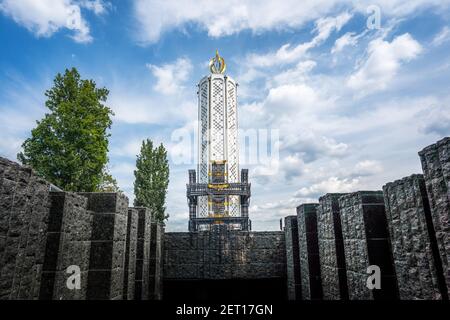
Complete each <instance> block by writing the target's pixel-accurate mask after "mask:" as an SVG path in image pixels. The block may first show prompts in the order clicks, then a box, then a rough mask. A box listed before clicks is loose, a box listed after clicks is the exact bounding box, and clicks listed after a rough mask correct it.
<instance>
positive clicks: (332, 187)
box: [294, 177, 359, 198]
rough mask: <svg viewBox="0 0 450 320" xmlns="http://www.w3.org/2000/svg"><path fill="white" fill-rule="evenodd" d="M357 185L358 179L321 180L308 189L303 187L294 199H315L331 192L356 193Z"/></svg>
mask: <svg viewBox="0 0 450 320" xmlns="http://www.w3.org/2000/svg"><path fill="white" fill-rule="evenodd" d="M358 184H359V180H358V179H356V178H355V179H347V178H345V179H340V178H338V177H330V178H328V179H327V180H323V181H321V182H319V183H315V184H312V185H310V186H309V187H303V188H301V189H299V190H298V191H297V192H296V193H295V195H294V197H310V196H315V197H316V198H317V197H318V196H320V195H322V194H326V193H331V192H337V193H339V192H352V191H356V189H357V187H358Z"/></svg>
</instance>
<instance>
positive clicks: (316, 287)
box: [297, 203, 323, 300]
mask: <svg viewBox="0 0 450 320" xmlns="http://www.w3.org/2000/svg"><path fill="white" fill-rule="evenodd" d="M318 206H319V204H317V203H305V204H301V205H300V206H298V207H297V224H298V241H299V257H300V274H301V287H302V299H305V300H321V299H322V297H323V293H322V279H321V275H320V257H319V244H318V237H317V207H318Z"/></svg>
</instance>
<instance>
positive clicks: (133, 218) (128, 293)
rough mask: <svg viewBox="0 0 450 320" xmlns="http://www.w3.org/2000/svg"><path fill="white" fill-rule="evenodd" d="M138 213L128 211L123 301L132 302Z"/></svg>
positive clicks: (134, 210) (131, 209) (130, 209)
mask: <svg viewBox="0 0 450 320" xmlns="http://www.w3.org/2000/svg"><path fill="white" fill-rule="evenodd" d="M137 229H138V212H137V210H136V209H134V208H129V209H128V218H127V239H126V246H125V266H124V277H123V299H124V300H134V290H135V281H136V249H137Z"/></svg>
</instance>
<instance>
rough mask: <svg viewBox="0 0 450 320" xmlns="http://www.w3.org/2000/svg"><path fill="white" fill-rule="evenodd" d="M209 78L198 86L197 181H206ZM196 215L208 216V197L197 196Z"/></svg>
mask: <svg viewBox="0 0 450 320" xmlns="http://www.w3.org/2000/svg"><path fill="white" fill-rule="evenodd" d="M208 100H209V80H208V79H204V81H203V82H201V84H200V88H199V108H200V110H199V118H200V119H199V140H200V141H199V148H200V150H199V168H198V182H200V183H207V182H208V127H209V124H208V122H209V117H208V113H209V103H208ZM197 216H198V217H207V216H208V197H199V198H198V209H197Z"/></svg>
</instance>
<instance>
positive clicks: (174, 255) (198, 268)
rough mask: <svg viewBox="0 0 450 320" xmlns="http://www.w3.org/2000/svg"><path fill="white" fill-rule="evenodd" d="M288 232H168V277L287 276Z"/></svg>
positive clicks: (166, 266)
mask: <svg viewBox="0 0 450 320" xmlns="http://www.w3.org/2000/svg"><path fill="white" fill-rule="evenodd" d="M285 248H286V246H285V238H284V232H281V231H267V232H249V231H230V230H223V229H221V228H217V229H216V228H215V229H213V231H205V232H202V231H200V232H189V233H188V232H167V233H166V234H165V236H164V260H163V261H164V279H165V280H171V279H176V280H183V279H186V280H196V279H197V280H219V279H268V278H285V277H286V252H285Z"/></svg>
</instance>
